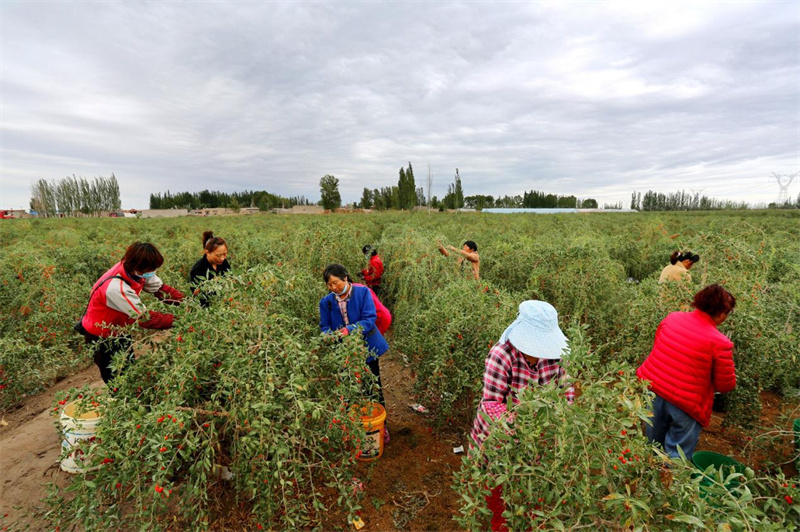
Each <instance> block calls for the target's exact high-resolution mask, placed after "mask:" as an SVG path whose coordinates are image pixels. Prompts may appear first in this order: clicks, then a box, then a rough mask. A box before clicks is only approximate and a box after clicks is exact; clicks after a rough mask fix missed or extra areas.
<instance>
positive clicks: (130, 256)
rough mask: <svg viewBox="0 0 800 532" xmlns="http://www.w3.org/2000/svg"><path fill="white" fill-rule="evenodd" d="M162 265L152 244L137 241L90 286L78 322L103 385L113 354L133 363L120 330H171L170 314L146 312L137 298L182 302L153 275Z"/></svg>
mask: <svg viewBox="0 0 800 532" xmlns="http://www.w3.org/2000/svg"><path fill="white" fill-rule="evenodd" d="M163 263H164V257H163V256H162V255H161V253H160V252H159V251H158V249H156V247H155V246H154V245H153V244H148V243H143V242H136V243H135V244H131V245H130V246H128V249H127V250H126V251H125V256H123V257H122V260H121V261H120V262H118V263H117V264H115V265H114V266H113V267H112V268H111V269H110V270H108V271H107V272H106V273H104V274H103V275H102V276H101V277H100V279H98V281H97V282H96V283H95V284H94V286H93V287H92V293H91V295H90V296H89V305H88V306H87V308H86V314H84V316H83V319H82V320H81V322H80V324H81V325H82V326H83V330H82V331H81V332H82V333H83V335H84V337H85V338H86V343H87V344H89V345H90V346H91V348H92V350H93V351H94V362H95V364H97V367H98V368H100V376H101V377H102V378H103V382H105V383H106V384H108V381H109V380H111V379H112V378H113V377H114V376H115V375H113V374H112V371H111V368H109V364H110V363H111V360H112V358H113V357H114V355H115V354H116V353H118V352H128V358H129V360H133V354H132V353H131V352H130V346H131V340H130V338H129V337H128V336H127V335H125V334H120V331H119V330H118V328H119V327H122V326H125V325H131V324H133V323H136V322H138V323H139V326H140V327H143V328H145V329H169V328H170V327H172V322H173V321H174V319H175V317H174V316H173V315H172V314H164V313H161V312H154V311H149V312H148V311H147V308H145V306H144V305H143V304H142V301H141V299H139V294H140V293H141V292H142V291H144V292H148V293H150V294H153V295H154V296H155V297H156V298H157V299H160V300H163V301H165V302H167V303H173V304H178V303H180V302H181V301H182V300H183V294H182V293H180V292H179V291H177V290H175V289H174V288H172V287H171V286H167V285H165V284H164V283H163V282H162V281H161V279H159V278H158V277H157V276H156V270H157V269H158V268H159V267H160V266H161V265H162V264H163Z"/></svg>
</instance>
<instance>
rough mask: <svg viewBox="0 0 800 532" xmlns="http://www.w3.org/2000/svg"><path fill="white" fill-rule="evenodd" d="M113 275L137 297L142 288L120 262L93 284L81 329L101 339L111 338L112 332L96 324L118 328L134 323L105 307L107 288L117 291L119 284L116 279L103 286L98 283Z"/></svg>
mask: <svg viewBox="0 0 800 532" xmlns="http://www.w3.org/2000/svg"><path fill="white" fill-rule="evenodd" d="M115 275H117V276H119V277H122V279H123V281H124V282H125V283H126V284H128V285H129V286H130V287H131V288H133V290H134V291H135V292H136V294H137V295H138V294H139V293H140V292H141V291H142V288H143V287H144V283H143V282H136V281H134V280H133V279H131V277H130V276H129V275H128V274H127V273H125V268H124V267H123V266H122V262H118V263H117V264H115V265H114V266H113V267H112V268H111V269H110V270H108V271H107V272H106V273H104V274H103V275H102V276H101V277H100V279H98V280H97V282H96V283H94V286H93V287H92V290H93V292H94V293H93V294H92V297H91V299H90V300H89V306H88V308H87V309H86V314H85V315H84V316H83V327H84V328H85V329H86V330H87V331H89V333H91V334H93V335H95V336H100V337H101V338H106V337H108V336H111V334H112V331H111V329H110V328H108V327H103V326H101V325H96V324H105V325H107V326H120V325H130V324H131V323H134V322H135V321H136V320H134V319H132V318H130V317H129V316H128V315H127V314H124V313H122V312H120V311H118V310H114V309H112V308H109V307H108V305H106V291H107V290H108V289H109V286H113V288H112V290H119V282H118V280H117V279H111V280H110V281H106V282H104V283H103V286H100V283H101V282H102V281H104V280H105V279H108V278H110V277H113V276H115ZM98 286H100V288H98Z"/></svg>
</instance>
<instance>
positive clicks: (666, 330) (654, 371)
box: [636, 310, 736, 427]
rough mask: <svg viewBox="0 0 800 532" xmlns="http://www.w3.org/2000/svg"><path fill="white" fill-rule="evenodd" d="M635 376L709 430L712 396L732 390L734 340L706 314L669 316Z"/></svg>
mask: <svg viewBox="0 0 800 532" xmlns="http://www.w3.org/2000/svg"><path fill="white" fill-rule="evenodd" d="M636 375H637V376H638V377H639V378H640V379H642V380H648V381H650V389H651V390H652V391H653V392H655V393H656V394H657V395H659V396H660V397H662V398H664V399H666V400H667V401H669V402H670V403H672V404H673V405H675V406H677V407H678V408H680V409H681V410H683V411H684V412H686V413H687V414H688V415H690V416H692V417H693V418H694V419H695V420H697V422H698V423H700V424H701V425H702V426H703V427H707V426H708V423H709V421H710V420H711V405H712V403H713V402H714V392H715V391H717V392H721V393H725V392H729V391H731V390H733V389H734V388H736V369H735V367H734V364H733V342H731V341H730V340H729V339H728V338H727V337H726V336H725V335H724V334H722V333H721V332H719V331H718V330H717V327H716V325H715V324H714V322H713V320H712V319H711V316H709V315H708V314H706V313H705V312H702V311H699V310H695V311H694V312H672V313H670V314H669V315H668V316H667V317H666V318H664V320H663V321H662V322H661V323H660V324H659V325H658V329H657V330H656V339H655V342H654V344H653V350H652V351H651V352H650V356H648V357H647V359H646V360H645V361H644V362H643V363H642V365H641V366H639V369H637V370H636Z"/></svg>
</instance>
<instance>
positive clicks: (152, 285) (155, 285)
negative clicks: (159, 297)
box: [142, 275, 164, 294]
mask: <svg viewBox="0 0 800 532" xmlns="http://www.w3.org/2000/svg"><path fill="white" fill-rule="evenodd" d="M162 286H164V281H162V280H161V279H160V278H159V277H158V275H154V276H152V277H150V278H149V279H145V280H144V288H142V290H144V291H145V292H147V293H148V294H155V293H156V292H158V291H159V290H161V287H162Z"/></svg>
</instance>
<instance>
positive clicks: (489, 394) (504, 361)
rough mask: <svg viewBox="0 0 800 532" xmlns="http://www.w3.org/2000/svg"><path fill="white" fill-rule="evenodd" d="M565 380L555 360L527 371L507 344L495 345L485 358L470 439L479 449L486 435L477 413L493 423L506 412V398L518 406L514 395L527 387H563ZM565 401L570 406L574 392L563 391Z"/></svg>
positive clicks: (518, 354) (571, 389) (486, 427)
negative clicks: (480, 394) (480, 392)
mask: <svg viewBox="0 0 800 532" xmlns="http://www.w3.org/2000/svg"><path fill="white" fill-rule="evenodd" d="M566 378H568V377H567V374H566V372H565V371H564V369H563V368H562V367H561V366H560V365H559V361H558V360H545V359H539V363H538V364H536V367H535V368H531V367H530V366H529V365H528V362H527V361H526V360H525V357H524V356H523V355H522V353H521V352H520V351H518V350H517V348H515V347H514V346H513V345H511V342H506V343H504V344H501V343H496V344H494V345H493V346H492V348H491V349H490V350H489V356H487V357H486V371H485V372H484V374H483V398H481V402H480V405H478V414H477V415H476V416H475V422H474V423H473V424H472V432H471V433H470V436H471V437H472V439H473V441H474V442H475V444H476V445H477V446H478V447H480V446H481V444H482V443H483V440H484V439H486V436H488V434H489V422H488V421H487V420H485V419H484V418H483V415H481V412H483V413H485V414H486V415H487V416H489V417H490V418H491V419H493V420H497V419H500V418H501V417H503V416H504V415H506V412H507V405H508V401H509V397H510V399H511V401H513V402H514V404H518V403H519V399H518V398H517V395H518V394H520V393H522V390H523V389H524V388H526V387H527V386H528V385H529V384H530V383H539V384H540V385H542V386H544V385H546V384H547V383H549V382H551V381H555V382H556V384H558V385H559V386H562V387H563V384H562V382H563V381H564V379H566ZM566 395H567V401H568V402H569V404H572V401H573V400H574V399H575V388H574V387H573V386H568V387H567V388H566Z"/></svg>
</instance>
